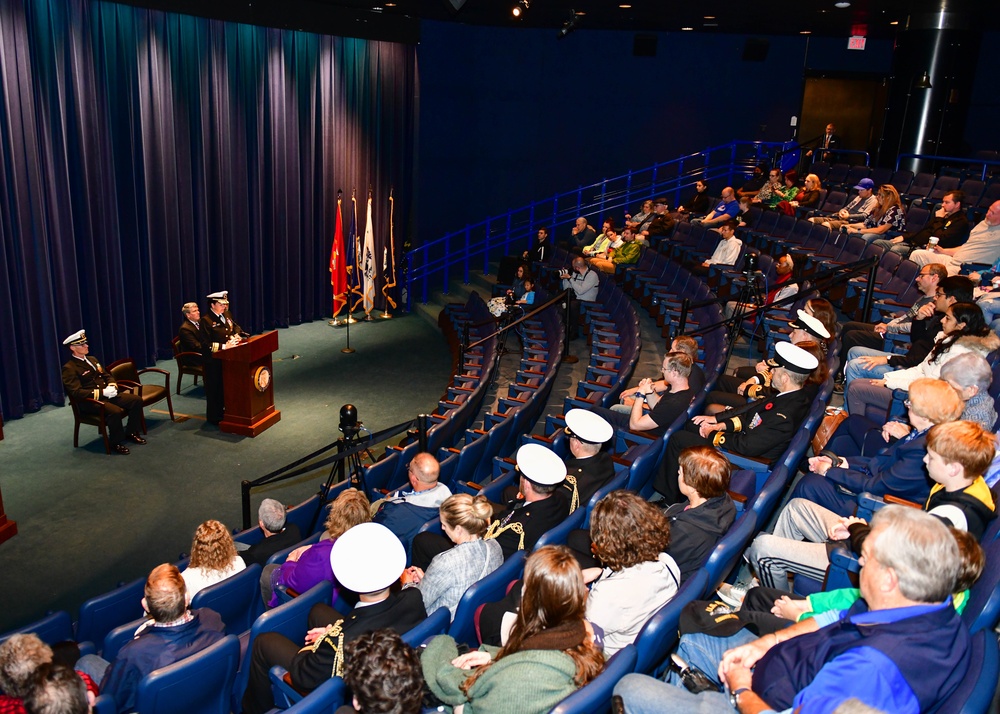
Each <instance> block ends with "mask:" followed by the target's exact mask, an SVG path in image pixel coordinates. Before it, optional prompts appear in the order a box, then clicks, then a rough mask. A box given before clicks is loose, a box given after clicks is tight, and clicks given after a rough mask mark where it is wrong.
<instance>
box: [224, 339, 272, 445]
mask: <svg viewBox="0 0 1000 714" xmlns="http://www.w3.org/2000/svg"><path fill="white" fill-rule="evenodd" d="M277 349H278V333H277V332H276V331H274V330H272V331H271V332H265V333H264V334H263V335H255V336H253V337H251V338H250V339H249V340H247V341H246V342H244V343H243V344H241V345H240V346H239V347H232V348H230V349H228V350H219V351H218V352H216V353H215V359H218V360H222V385H223V392H224V394H225V400H226V415H225V416H224V417H223V419H222V422H220V424H219V430H220V431H224V432H227V433H229V434H241V435H243V436H257V435H258V434H260V433H261V432H262V431H264V430H265V429H267V428H269V427H271V426H273V425H274V424H276V423H277V422H279V421H280V420H281V412H279V411H278V410H277V409H275V408H274V386H273V385H272V383H271V353H272V352H274V351H275V350H277Z"/></svg>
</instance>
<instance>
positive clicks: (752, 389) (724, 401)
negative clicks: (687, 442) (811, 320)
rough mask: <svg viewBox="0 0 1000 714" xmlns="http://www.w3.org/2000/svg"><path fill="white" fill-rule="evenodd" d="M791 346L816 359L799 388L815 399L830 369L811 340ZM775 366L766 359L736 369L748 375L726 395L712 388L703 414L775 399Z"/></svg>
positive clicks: (821, 351)
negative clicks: (764, 399)
mask: <svg viewBox="0 0 1000 714" xmlns="http://www.w3.org/2000/svg"><path fill="white" fill-rule="evenodd" d="M816 324H817V325H819V324H820V323H819V322H818V321H817V323H816ZM793 332H794V331H793ZM792 344H793V345H795V346H796V347H801V348H802V349H804V350H805V351H806V352H808V353H809V354H811V355H812V356H813V357H815V358H816V362H817V364H816V369H814V370H813V371H812V372H811V373H810V374H809V377H808V378H807V379H806V381H805V383H804V384H803V385H802V390H803V391H804V392H806V393H807V394H808V395H809V398H810V399H815V398H816V395H817V394H818V393H819V389H820V387H821V386H822V385H823V383H824V382H826V379H827V377H829V376H830V368H829V367H828V366H827V364H826V355H825V354H824V353H823V347H822V346H821V345H820V343H819V342H815V341H813V340H802V339H799V340H795V339H793V340H792ZM777 366H778V362H777V360H775V359H774V358H770V359H767V360H762V361H760V362H758V363H757V365H756V366H755V367H740V368H738V369H737V370H736V372H737V374H738V375H740V374H749V376H748V377H747V378H746V379H745V380H744V381H742V382H738V383H737V384H736V386H735V391H733V392H726V391H723V390H722V389H721V388H720V389H714V390H712V391H711V392H709V393H708V397H707V398H706V399H705V408H704V410H703V413H704V414H708V415H715V414H719V413H721V412H723V411H725V410H726V409H727V408H730V407H732V408H739V407H742V406H743V405H744V404H746V403H747V402H748V401H752V400H754V399H763V398H765V397H776V396H778V392H777V390H775V388H774V387H773V386H772V385H771V378H772V376H773V370H774V368H775V367H777ZM723 376H725V375H723ZM738 379H739V377H738V376H737V377H730V378H728V379H727V382H726V383H725V384H724V385H719V384H718V381H717V382H716V386H717V387H731V386H732V385H733V383H734V381H736V380H738ZM720 380H721V377H720Z"/></svg>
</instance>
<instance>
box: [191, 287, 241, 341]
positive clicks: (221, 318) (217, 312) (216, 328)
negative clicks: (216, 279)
mask: <svg viewBox="0 0 1000 714" xmlns="http://www.w3.org/2000/svg"><path fill="white" fill-rule="evenodd" d="M206 297H207V298H208V313H206V314H205V315H203V316H202V318H201V321H202V322H203V323H204V325H205V327H207V328H208V330H209V332H210V333H211V334H212V342H213V345H212V351H213V352H215V351H218V350H222V349H226V347H231V346H233V345H234V344H239V342H240V339H241V338H244V337H248V336H249V335H248V334H247V333H246V332H244V331H243V328H242V327H240V326H239V325H238V324H236V320H234V319H233V316H232V315H231V314H230V313H229V293H228V292H226V291H225V290H220V291H219V292H216V293H212V294H211V295H206Z"/></svg>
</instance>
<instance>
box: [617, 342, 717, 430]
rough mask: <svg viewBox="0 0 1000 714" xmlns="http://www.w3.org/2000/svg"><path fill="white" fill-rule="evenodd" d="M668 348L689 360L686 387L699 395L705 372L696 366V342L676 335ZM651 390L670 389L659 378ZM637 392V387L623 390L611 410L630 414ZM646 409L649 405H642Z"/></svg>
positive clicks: (702, 386)
mask: <svg viewBox="0 0 1000 714" xmlns="http://www.w3.org/2000/svg"><path fill="white" fill-rule="evenodd" d="M668 347H669V349H668V350H667V351H668V352H683V353H684V354H686V355H687V356H688V357H690V358H691V374H689V375H688V387H689V388H690V389H691V391H692V393H694V394H697V393H699V392H700V391H701V390H702V388H704V386H705V370H703V369H702V368H701V365H700V364H698V341H697V340H695V339H694V338H693V337H689V336H688V335H678V336H677V337H675V338H674V339H672V340H671V341H670V344H669V345H668ZM661 369H662V367H661ZM653 389H654V390H655V391H656V393H657V394H663V392H665V391H667V390H669V389H670V385H669V384H667V382H666V380H665V379H662V378H661V379H658V380H656V381H655V382H653ZM638 391H639V387H638V386H635V387H629V388H628V389H625V390H623V391H622V393H621V396H620V397H619V401H620V404H616V405H614V406H613V407H611V409H613V410H614V411H624V412H626V413H630V412H631V411H632V401H633V399H634V398H635V395H636V393H637V392H638ZM648 409H649V404H646V403H644V404H643V410H648Z"/></svg>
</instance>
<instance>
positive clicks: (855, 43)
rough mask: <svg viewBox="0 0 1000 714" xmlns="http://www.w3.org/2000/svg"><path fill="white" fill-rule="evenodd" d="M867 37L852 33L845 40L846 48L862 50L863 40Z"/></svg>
mask: <svg viewBox="0 0 1000 714" xmlns="http://www.w3.org/2000/svg"><path fill="white" fill-rule="evenodd" d="M867 39H868V38H866V37H861V36H859V35H854V37H851V38H850V39H848V40H847V49H849V50H863V49H864V48H865V41H866V40H867Z"/></svg>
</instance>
